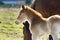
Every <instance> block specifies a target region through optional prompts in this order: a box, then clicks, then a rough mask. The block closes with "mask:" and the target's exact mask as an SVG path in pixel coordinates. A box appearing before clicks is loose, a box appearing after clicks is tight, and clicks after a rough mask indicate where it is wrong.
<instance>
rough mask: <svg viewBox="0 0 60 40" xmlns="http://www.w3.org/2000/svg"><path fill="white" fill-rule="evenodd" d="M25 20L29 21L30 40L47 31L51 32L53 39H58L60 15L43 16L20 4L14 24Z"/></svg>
mask: <svg viewBox="0 0 60 40" xmlns="http://www.w3.org/2000/svg"><path fill="white" fill-rule="evenodd" d="M25 20H27V21H28V22H29V30H30V32H31V34H32V40H36V39H37V37H38V36H39V35H40V36H42V35H43V34H45V33H49V32H50V33H51V34H52V36H53V40H59V39H58V33H59V32H60V31H59V28H60V15H54V16H50V17H49V18H44V17H43V16H42V15H41V14H40V13H39V12H37V11H35V10H33V9H32V8H30V7H28V6H22V10H21V12H20V14H19V16H18V18H17V20H16V24H18V23H19V22H22V21H25Z"/></svg>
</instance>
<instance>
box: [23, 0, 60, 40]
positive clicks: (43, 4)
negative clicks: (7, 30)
mask: <svg viewBox="0 0 60 40" xmlns="http://www.w3.org/2000/svg"><path fill="white" fill-rule="evenodd" d="M31 7H32V8H33V9H35V10H36V11H38V12H40V13H41V14H42V15H43V16H44V17H46V18H47V17H49V16H51V15H55V14H59V15H60V0H35V1H33V3H32V5H31ZM27 25H28V23H27ZM27 25H25V26H24V29H23V32H24V40H31V33H30V31H29V27H28V28H27Z"/></svg>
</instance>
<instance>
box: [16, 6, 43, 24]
mask: <svg viewBox="0 0 60 40" xmlns="http://www.w3.org/2000/svg"><path fill="white" fill-rule="evenodd" d="M34 16H38V17H41V18H42V17H43V16H42V15H41V14H40V13H39V12H37V11H35V10H33V9H32V8H30V7H28V6H25V5H22V10H21V11H20V14H19V16H18V17H17V20H16V24H18V23H19V22H21V21H24V20H26V18H27V19H30V20H31V19H32V18H33V17H34Z"/></svg>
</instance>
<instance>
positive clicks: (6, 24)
mask: <svg viewBox="0 0 60 40" xmlns="http://www.w3.org/2000/svg"><path fill="white" fill-rule="evenodd" d="M17 16H18V11H14V10H12V9H6V10H5V9H3V10H2V11H1V10H0V40H23V33H22V32H23V30H22V28H23V25H22V24H19V25H16V24H15V23H14V22H15V20H16V18H17Z"/></svg>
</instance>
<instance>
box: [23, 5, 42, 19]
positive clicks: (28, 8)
mask: <svg viewBox="0 0 60 40" xmlns="http://www.w3.org/2000/svg"><path fill="white" fill-rule="evenodd" d="M24 7H25V9H27V10H29V11H31V12H33V13H34V14H35V15H37V16H39V17H41V18H43V16H42V14H41V13H39V12H37V11H35V10H34V9H32V8H31V7H28V6H25V5H24Z"/></svg>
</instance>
